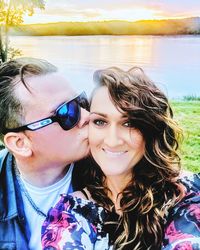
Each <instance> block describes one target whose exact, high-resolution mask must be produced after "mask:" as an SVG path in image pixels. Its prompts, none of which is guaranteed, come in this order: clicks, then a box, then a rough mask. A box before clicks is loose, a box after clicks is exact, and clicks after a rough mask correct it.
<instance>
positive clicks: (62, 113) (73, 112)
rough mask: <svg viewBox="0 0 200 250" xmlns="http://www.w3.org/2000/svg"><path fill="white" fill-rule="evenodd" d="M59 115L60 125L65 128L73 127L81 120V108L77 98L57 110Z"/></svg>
mask: <svg viewBox="0 0 200 250" xmlns="http://www.w3.org/2000/svg"><path fill="white" fill-rule="evenodd" d="M57 117H58V120H59V124H60V126H61V127H62V128H63V129H64V130H69V129H71V128H73V127H74V126H75V125H76V124H77V123H78V122H79V120H80V108H79V105H78V103H77V102H76V101H75V100H73V101H71V102H68V103H66V104H65V105H63V106H62V107H61V108H60V109H59V110H57Z"/></svg>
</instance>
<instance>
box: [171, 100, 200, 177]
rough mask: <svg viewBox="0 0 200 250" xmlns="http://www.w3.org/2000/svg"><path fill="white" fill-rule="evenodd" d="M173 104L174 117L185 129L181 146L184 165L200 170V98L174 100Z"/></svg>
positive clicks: (186, 167)
mask: <svg viewBox="0 0 200 250" xmlns="http://www.w3.org/2000/svg"><path fill="white" fill-rule="evenodd" d="M171 105H172V108H173V110H174V117H175V119H176V120H177V121H178V123H179V124H180V126H181V127H182V128H183V131H184V141H183V144H182V147H181V157H182V160H183V161H182V163H183V167H184V169H186V170H190V171H193V172H200V100H198V99H196V100H193V101H188V100H184V101H172V102H171Z"/></svg>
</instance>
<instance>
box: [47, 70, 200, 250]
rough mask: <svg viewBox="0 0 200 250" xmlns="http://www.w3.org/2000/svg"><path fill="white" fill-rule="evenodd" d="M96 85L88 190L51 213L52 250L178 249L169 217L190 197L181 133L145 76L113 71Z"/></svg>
mask: <svg viewBox="0 0 200 250" xmlns="http://www.w3.org/2000/svg"><path fill="white" fill-rule="evenodd" d="M95 80H96V81H97V82H98V87H97V88H96V90H95V91H94V92H93V96H92V100H91V109H90V112H91V118H90V124H89V142H90V148H91V155H92V159H91V161H90V167H88V174H87V177H89V178H88V182H87V188H86V189H84V190H82V191H80V192H76V193H74V194H73V195H72V196H70V195H63V196H62V198H61V200H60V201H59V202H58V204H57V205H56V207H55V208H53V209H52V210H50V212H49V215H48V218H47V219H46V221H45V223H44V227H43V232H42V233H43V235H42V243H43V246H44V249H97V250H98V249H99V250H103V249H112V248H113V249H135V250H137V249H138V250H139V249H145V250H146V249H152V250H156V249H161V247H162V242H163V239H164V237H165V245H167V244H168V245H169V243H171V242H170V239H169V237H168V236H169V235H170V233H168V231H167V228H165V223H166V218H167V216H168V213H169V212H171V211H172V209H171V208H172V207H174V206H175V204H177V203H178V202H179V201H180V200H181V199H182V198H183V197H186V196H185V193H186V190H185V188H184V185H183V184H182V183H180V182H179V181H177V179H178V177H179V174H180V166H181V165H180V158H179V155H178V153H177V150H178V146H179V143H178V140H179V139H180V137H181V130H180V128H178V126H177V124H176V123H175V121H174V120H173V113H172V110H171V107H170V105H169V103H168V100H167V98H166V97H165V95H164V94H163V93H162V92H161V91H160V90H159V89H158V88H157V87H156V86H155V85H154V83H153V82H152V81H151V80H150V79H149V78H148V77H147V76H146V75H145V74H144V72H143V71H142V69H140V68H132V69H130V70H129V71H127V72H126V71H123V70H121V69H119V68H109V69H106V70H102V71H97V72H96V73H95ZM199 211H200V210H199ZM164 230H165V235H164ZM108 234H109V238H108ZM58 236H59V237H58ZM69 244H70V245H69ZM50 246H51V248H50ZM163 247H164V246H163ZM169 249H171V248H169ZM197 249H198V248H197Z"/></svg>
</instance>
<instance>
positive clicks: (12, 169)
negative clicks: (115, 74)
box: [0, 58, 89, 250]
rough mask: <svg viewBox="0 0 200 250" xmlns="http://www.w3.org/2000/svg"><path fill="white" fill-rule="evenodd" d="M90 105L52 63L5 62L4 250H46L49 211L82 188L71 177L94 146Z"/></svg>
mask: <svg viewBox="0 0 200 250" xmlns="http://www.w3.org/2000/svg"><path fill="white" fill-rule="evenodd" d="M87 107H88V102H87V99H86V98H85V96H84V94H82V95H79V96H77V95H76V93H75V92H74V90H73V89H72V87H71V86H70V85H69V83H68V81H67V80H66V79H65V78H64V77H62V75H60V74H59V73H58V71H57V68H56V67H55V66H53V65H52V64H50V63H48V62H46V61H43V60H40V59H34V58H19V59H16V60H12V61H10V62H7V63H4V64H3V65H1V67H0V136H1V138H0V139H1V140H2V141H3V142H4V145H5V147H6V148H7V149H5V150H3V151H1V155H0V249H18V250H19V249H20V250H22V249H23V250H26V249H37V250H39V249H41V243H40V237H41V236H40V234H41V225H42V223H43V221H44V219H45V216H46V214H47V211H48V210H49V208H50V207H52V206H54V204H55V203H56V202H57V200H58V199H59V195H60V194H61V193H67V192H72V191H73V190H75V188H74V187H77V186H78V183H77V182H78V180H76V178H74V179H73V182H72V183H71V176H72V172H73V169H74V164H73V162H75V161H78V160H80V159H82V158H83V157H85V156H87V154H88V150H89V148H88V120H89V113H88V112H87V111H86V110H85V109H86V108H87ZM74 175H75V174H74Z"/></svg>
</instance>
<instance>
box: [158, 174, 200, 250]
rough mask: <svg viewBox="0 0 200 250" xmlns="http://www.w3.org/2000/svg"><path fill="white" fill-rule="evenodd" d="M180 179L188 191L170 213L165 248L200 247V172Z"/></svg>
mask: <svg viewBox="0 0 200 250" xmlns="http://www.w3.org/2000/svg"><path fill="white" fill-rule="evenodd" d="M179 181H180V182H181V183H182V184H183V185H184V186H185V187H186V193H185V196H184V197H183V199H182V200H181V201H180V202H178V203H177V204H176V206H175V207H173V209H172V210H171V212H170V213H169V215H168V218H167V223H166V225H165V230H164V231H165V237H164V241H163V243H164V245H163V250H164V249H165V250H172V249H179V248H181V247H186V248H187V249H200V228H199V215H200V174H193V173H187V174H184V175H182V176H181V178H180V180H179ZM186 248H184V249H186ZM181 249H182V248H181Z"/></svg>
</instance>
